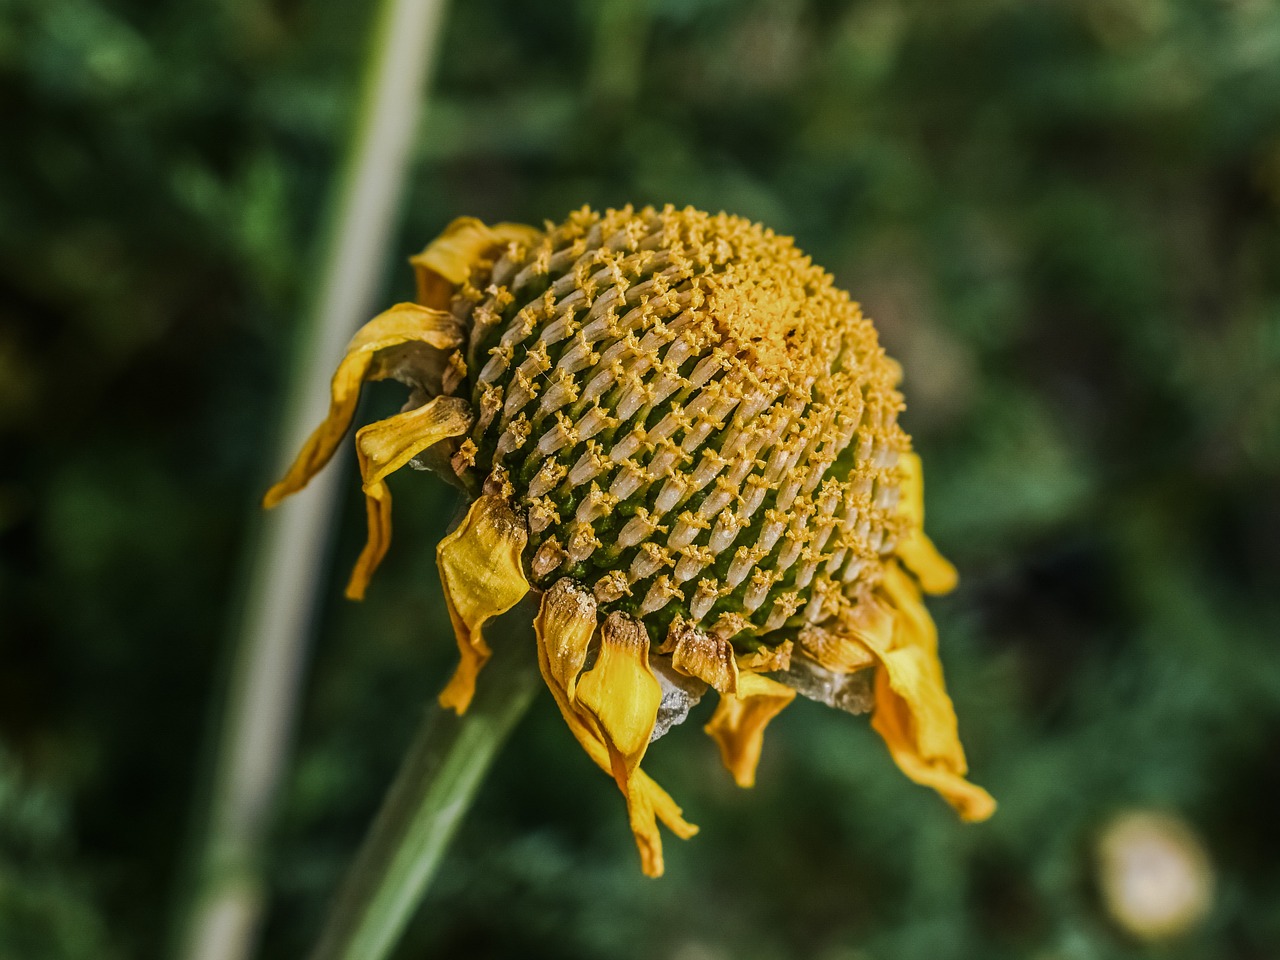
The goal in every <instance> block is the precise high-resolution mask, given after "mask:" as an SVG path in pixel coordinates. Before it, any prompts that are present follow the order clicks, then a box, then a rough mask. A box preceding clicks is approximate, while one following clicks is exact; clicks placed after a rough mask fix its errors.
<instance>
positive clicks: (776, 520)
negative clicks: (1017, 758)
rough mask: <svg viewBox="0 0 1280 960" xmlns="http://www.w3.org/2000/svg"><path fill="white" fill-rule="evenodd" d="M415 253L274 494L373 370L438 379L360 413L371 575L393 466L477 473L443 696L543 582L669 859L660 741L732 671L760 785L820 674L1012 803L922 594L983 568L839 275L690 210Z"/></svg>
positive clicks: (749, 767) (723, 714)
mask: <svg viewBox="0 0 1280 960" xmlns="http://www.w3.org/2000/svg"><path fill="white" fill-rule="evenodd" d="M412 263H413V266H414V269H415V271H416V273H417V279H418V301H417V302H416V303H404V304H400V305H398V306H396V307H393V308H392V309H390V310H388V311H387V312H385V313H383V314H382V315H380V316H378V317H377V318H375V319H374V320H373V321H371V322H370V323H369V324H367V325H366V326H365V327H364V328H363V329H361V330H360V332H359V333H357V334H356V336H355V338H354V339H353V340H352V342H351V345H350V347H349V348H348V352H347V355H346V357H345V359H344V360H343V361H342V364H341V365H340V366H339V368H338V372H337V374H336V375H335V377H334V380H333V391H332V395H333V400H332V404H331V407H330V411H329V416H328V418H327V419H326V420H325V422H324V423H323V424H322V425H321V426H320V427H319V428H318V429H317V430H316V432H315V433H314V434H313V435H312V437H311V438H310V440H309V441H308V442H307V444H306V446H305V447H304V449H303V451H302V453H301V454H300V455H299V457H298V459H297V461H296V462H295V463H294V465H293V467H292V468H291V469H290V470H289V472H288V474H287V475H286V476H285V478H284V479H283V480H281V482H280V483H279V484H277V485H276V486H275V487H273V488H272V489H271V490H270V491H269V492H268V494H267V498H266V503H267V505H268V506H271V505H274V504H275V503H277V502H278V501H279V500H280V499H282V498H283V497H284V496H287V495H288V494H291V493H293V492H295V491H297V490H299V489H301V487H302V486H303V485H305V483H306V482H307V481H308V480H309V479H310V477H311V476H313V475H314V474H315V473H316V472H317V471H318V470H320V469H321V467H323V466H324V464H325V463H326V462H327V461H328V459H329V458H330V457H331V456H332V454H333V451H334V449H335V448H336V447H337V445H338V443H339V442H340V441H341V438H342V436H343V435H344V434H345V432H346V430H347V428H348V427H349V425H350V423H351V420H352V418H353V416H354V413H355V408H356V400H357V399H358V394H359V389H360V386H361V384H362V383H363V382H364V381H367V380H377V379H383V378H388V377H390V378H394V379H396V380H399V381H401V382H403V383H405V384H406V385H407V386H408V387H409V388H410V390H411V395H410V404H409V405H408V406H407V408H406V409H405V410H404V411H403V412H401V413H399V414H397V415H396V416H393V417H390V418H388V419H386V420H382V421H379V422H377V423H373V424H369V425H367V426H365V427H362V428H361V429H360V430H359V431H357V433H356V449H357V453H358V458H359V464H360V471H361V477H362V480H363V486H364V492H365V495H366V500H367V504H368V527H369V538H368V544H367V546H366V547H365V549H364V551H363V553H362V554H361V556H360V558H359V560H358V562H357V564H356V568H355V571H354V573H353V574H352V578H351V582H350V584H349V586H348V594H349V595H350V596H352V597H356V598H358V597H361V596H363V594H364V591H365V588H366V587H367V585H368V582H369V578H370V576H371V575H372V573H373V571H374V569H375V568H376V567H377V565H378V562H379V561H380V560H381V559H382V556H383V555H384V554H385V552H386V550H387V547H388V545H389V543H390V536H391V495H390V492H389V491H388V488H387V484H386V478H387V477H388V476H389V475H390V474H391V473H392V472H394V471H396V470H398V469H399V468H400V467H402V466H404V465H406V464H407V463H409V462H410V461H415V462H417V463H418V464H420V465H424V466H427V467H429V468H431V469H433V470H435V471H437V472H438V473H441V474H443V475H445V476H446V477H447V479H449V480H450V481H451V482H453V483H454V484H456V485H458V486H461V487H462V488H463V489H465V490H467V491H469V493H470V496H471V500H472V502H471V507H470V509H469V511H468V512H467V515H466V517H465V518H464V519H463V521H462V523H461V525H460V526H459V527H458V528H457V529H456V530H454V531H453V532H452V533H450V534H449V535H448V536H447V537H445V538H444V540H442V541H441V542H440V544H439V546H438V548H437V559H438V563H439V567H440V574H441V582H442V585H443V587H444V592H445V597H446V600H447V602H448V608H449V614H450V617H451V619H452V621H453V627H454V633H455V635H456V638H457V643H458V650H459V654H460V657H461V662H460V664H459V666H458V669H457V671H456V673H455V675H454V677H453V679H452V680H451V681H450V682H449V684H448V685H447V687H446V688H445V690H444V692H443V693H442V694H441V697H440V700H441V703H442V704H444V705H445V706H446V707H450V708H452V709H455V710H457V711H458V712H459V713H462V712H463V711H465V710H466V709H467V706H468V704H469V703H470V700H471V697H472V694H473V692H474V690H475V685H476V683H477V682H483V678H482V677H481V676H480V673H481V669H482V668H483V666H484V664H485V662H486V661H487V660H488V658H489V657H490V655H491V654H490V649H489V647H488V645H487V643H486V642H485V639H484V635H483V627H484V624H485V623H486V622H487V621H488V620H489V619H491V618H492V617H494V616H497V615H498V614H501V613H503V612H505V611H507V610H508V609H510V608H511V607H513V606H514V605H515V604H516V603H518V602H519V601H520V600H521V599H522V598H523V597H524V596H525V594H527V593H528V592H529V591H531V590H532V591H535V592H536V593H537V594H539V595H540V597H541V601H540V609H539V612H538V615H537V618H536V621H535V624H534V626H535V633H536V637H537V645H538V659H539V664H540V666H541V669H542V674H543V677H544V679H545V680H546V683H547V686H548V687H549V688H550V691H551V693H552V695H553V697H554V698H555V700H556V703H557V705H558V706H559V708H560V711H561V713H562V714H563V716H564V719H565V722H566V723H567V724H568V726H569V729H570V731H571V732H572V733H573V735H574V737H575V738H576V739H577V740H578V742H579V743H580V744H581V745H582V747H583V748H584V749H585V750H586V751H587V753H588V755H589V756H590V757H591V759H592V760H593V761H594V762H595V763H596V764H597V765H598V766H600V768H601V769H602V770H604V771H605V772H606V773H608V774H609V775H610V776H612V777H613V779H614V780H615V782H616V783H617V785H618V788H619V790H621V791H622V794H623V796H624V797H625V798H626V801H627V810H628V818H629V822H630V826H631V829H632V831H633V832H634V834H635V838H636V843H637V846H638V847H639V850H640V857H641V864H642V866H643V868H644V871H645V872H646V873H648V874H650V875H652V876H657V875H659V874H661V872H662V869H663V861H662V844H661V838H660V836H659V833H658V828H657V822H658V821H661V822H662V823H664V824H665V825H666V826H667V827H668V828H669V829H670V830H672V832H674V833H675V834H676V835H677V836H680V837H688V836H691V835H692V834H693V833H694V832H695V830H696V828H695V827H693V826H692V825H690V824H689V823H687V822H686V821H685V820H684V819H683V816H682V813H681V810H680V808H679V807H678V806H677V805H676V804H675V802H674V801H673V800H672V799H671V797H669V796H668V795H667V794H666V793H665V792H664V791H663V790H662V789H661V788H660V787H659V786H658V785H657V784H656V783H654V781H653V780H651V779H650V778H649V777H648V776H647V775H646V774H645V773H644V772H643V770H642V769H641V766H640V765H641V761H642V759H643V757H644V754H645V751H646V750H647V748H648V746H649V744H650V742H651V741H652V740H654V739H656V738H657V736H660V735H661V734H662V733H664V732H665V731H666V730H667V729H668V728H669V727H670V726H672V725H673V724H674V723H678V722H679V721H680V720H682V719H683V718H684V716H685V715H686V714H687V713H688V710H689V708H690V707H691V706H692V705H693V704H694V703H696V702H697V700H698V699H699V698H700V697H701V696H702V695H703V694H704V693H707V692H709V691H714V693H715V695H716V696H717V697H718V705H717V706H716V709H715V711H714V713H713V715H712V716H711V719H710V721H709V722H708V723H707V725H706V731H707V733H708V734H710V735H711V737H712V738H713V739H714V740H715V742H716V743H717V745H718V747H719V749H720V753H721V756H722V759H723V761H724V764H725V767H726V768H727V769H728V770H729V772H730V773H731V774H732V776H733V778H734V779H735V781H736V782H737V783H738V784H740V785H742V786H751V785H752V784H753V783H754V782H755V775H756V766H757V763H758V761H759V758H760V753H761V748H762V745H763V738H764V731H765V727H766V726H767V724H768V723H769V721H770V720H771V719H772V718H773V717H774V716H776V715H777V714H778V713H779V712H780V711H781V710H782V709H783V708H785V707H786V706H787V705H788V704H789V703H790V702H791V701H792V700H793V699H794V698H795V696H796V695H797V693H798V694H801V695H803V696H806V697H810V698H812V699H816V700H820V701H822V702H824V703H826V704H828V705H831V706H834V707H837V708H840V709H844V710H848V711H850V712H855V713H856V712H865V711H868V710H869V711H870V712H871V714H872V716H871V725H872V727H873V728H874V729H875V730H876V731H877V732H878V733H879V734H880V735H881V736H882V737H883V739H884V741H885V744H886V745H887V747H888V749H889V752H890V754H891V756H892V757H893V759H894V761H895V762H896V763H897V764H898V766H899V767H900V768H901V770H902V771H903V772H904V773H905V774H906V775H907V776H908V777H910V778H911V779H912V780H914V781H916V782H917V783H921V784H924V785H926V786H929V787H932V788H934V789H935V790H937V791H938V792H939V793H940V794H941V795H942V796H943V797H944V798H945V799H946V800H947V801H948V802H949V803H951V805H952V806H953V807H955V808H956V810H957V811H958V813H959V814H960V816H961V817H962V818H963V819H965V820H969V821H977V820H983V819H985V818H987V817H989V816H990V815H991V814H992V812H993V811H994V809H995V802H994V801H993V800H992V798H991V796H990V795H989V794H988V793H987V792H986V791H985V790H983V789H982V788H980V787H977V786H975V785H973V784H971V783H970V782H969V781H968V780H967V779H966V774H967V768H966V762H965V757H964V751H963V749H962V748H961V746H960V740H959V737H958V735H957V731H956V717H955V712H954V710H953V708H952V704H951V700H950V698H949V697H948V696H947V692H946V689H945V687H944V685H943V678H942V668H941V666H940V664H939V661H938V657H937V632H936V630H935V628H934V624H933V621H932V619H931V618H930V616H929V614H928V611H927V610H926V609H925V606H924V603H923V600H922V595H923V594H924V593H942V592H945V591H947V590H950V589H951V588H952V587H953V586H954V585H955V582H956V572H955V569H954V568H953V567H952V566H951V564H949V563H948V562H947V561H946V560H945V559H943V558H942V557H941V556H940V555H939V554H938V552H937V550H936V549H935V548H934V546H933V544H932V543H931V542H930V540H929V538H928V537H927V536H926V535H925V533H924V526H923V524H924V510H923V477H922V473H921V467H920V460H919V458H918V457H917V456H916V455H915V454H914V453H913V452H912V451H911V444H910V438H909V437H908V436H907V435H906V434H905V433H904V432H903V431H902V429H901V427H899V425H898V414H899V412H900V411H901V410H902V408H903V399H902V395H901V394H900V393H899V392H898V389H897V385H898V381H899V378H900V368H899V367H898V365H897V363H895V362H894V361H893V360H891V359H890V358H889V357H887V356H886V355H885V353H884V350H883V348H882V347H881V346H880V344H879V340H878V338H877V335H876V331H875V328H874V326H873V325H872V323H871V321H870V320H869V319H868V318H866V317H865V316H864V315H863V314H862V311H861V309H860V308H859V306H858V304H856V303H855V302H853V301H852V300H851V299H850V298H849V296H848V294H846V293H845V292H844V291H842V290H840V289H839V288H837V287H836V286H835V284H834V283H833V281H832V278H831V276H830V275H829V274H828V273H826V272H825V271H824V270H822V269H821V268H819V267H817V266H815V265H814V264H813V263H812V262H811V261H810V260H809V258H808V257H806V256H805V255H804V254H803V253H801V252H800V251H799V250H798V249H797V248H796V247H795V245H794V244H793V242H792V241H791V240H790V239H789V238H785V237H779V236H777V235H775V234H774V233H773V232H772V231H769V230H766V229H764V228H763V227H761V226H759V225H758V224H753V223H750V222H749V221H746V220H743V219H741V218H738V217H732V216H728V215H725V214H719V215H714V216H713V215H709V214H706V213H702V212H700V211H697V210H692V209H683V210H678V209H675V208H673V207H666V208H664V209H661V210H658V209H653V208H646V209H643V210H634V209H632V208H630V207H627V208H624V209H622V210H610V211H606V212H605V213H603V214H600V213H596V212H594V211H592V210H589V209H586V208H584V209H582V210H578V211H576V212H574V213H572V214H570V216H569V217H568V218H567V219H566V220H564V221H563V222H562V223H559V224H546V225H545V226H544V228H543V229H535V228H532V227H525V226H519V225H515V224H499V225H497V226H494V227H488V226H485V225H484V224H482V223H480V222H479V221H477V220H472V219H461V220H457V221H455V222H454V223H453V224H451V225H450V226H449V228H448V229H447V230H446V231H445V232H444V234H443V235H442V236H440V237H439V238H438V239H436V240H435V241H433V242H432V243H431V244H430V245H429V246H428V247H427V248H426V249H425V250H424V251H423V252H422V253H421V254H419V255H417V256H415V257H413V258H412ZM500 653H501V652H500V651H499V655H500Z"/></svg>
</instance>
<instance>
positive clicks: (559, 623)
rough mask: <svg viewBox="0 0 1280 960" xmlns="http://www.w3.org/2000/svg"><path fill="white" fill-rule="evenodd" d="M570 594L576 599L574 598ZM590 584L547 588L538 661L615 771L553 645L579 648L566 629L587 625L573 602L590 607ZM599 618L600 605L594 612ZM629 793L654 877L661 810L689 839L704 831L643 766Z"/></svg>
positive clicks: (575, 730)
mask: <svg viewBox="0 0 1280 960" xmlns="http://www.w3.org/2000/svg"><path fill="white" fill-rule="evenodd" d="M557 588H558V589H559V592H560V593H561V594H562V595H564V596H562V597H561V599H554V598H552V599H549V598H551V595H552V593H553V592H554V591H556V590H557ZM565 596H567V597H569V598H573V599H574V601H575V602H574V603H572V604H570V603H569V602H567V601H566V599H565ZM589 596H590V594H588V593H587V592H586V591H585V590H583V589H582V588H581V587H577V586H576V585H574V584H573V583H572V581H569V580H560V581H558V582H557V583H556V584H555V585H554V586H553V587H552V589H551V590H548V591H547V593H545V594H543V597H542V606H541V608H540V609H539V611H538V618H537V620H535V621H534V630H535V633H536V634H537V637H538V667H539V669H540V670H541V671H542V678H543V680H545V681H546V684H547V688H548V689H549V690H550V691H551V695H552V697H554V698H555V701H556V706H558V707H559V708H560V714H561V716H563V717H564V721H565V723H566V724H567V725H568V727H569V730H570V732H571V733H572V734H573V736H574V739H576V740H577V741H578V743H579V744H580V745H581V746H582V748H583V750H585V751H586V753H587V756H588V757H590V758H591V761H592V762H593V763H594V764H595V765H596V766H598V767H599V768H600V769H601V770H603V771H605V772H606V773H609V774H612V773H613V764H612V762H611V760H610V754H609V748H608V747H607V746H606V745H605V740H604V737H603V736H602V734H601V732H600V728H599V727H598V725H597V724H595V723H594V722H592V721H590V720H589V718H587V717H586V716H584V715H583V714H582V713H581V712H579V711H578V710H577V709H575V708H574V707H573V706H572V705H571V703H570V700H569V695H568V693H567V692H566V691H565V687H564V684H563V683H562V681H561V679H560V676H559V674H560V672H561V668H553V666H552V654H551V651H552V650H555V649H564V648H566V647H567V648H576V646H577V643H578V641H577V640H576V639H565V638H564V637H562V636H561V635H560V631H568V632H570V633H577V632H578V631H580V630H581V629H582V625H583V623H584V622H585V618H582V617H575V616H574V615H573V612H572V611H573V608H574V607H575V606H576V607H578V608H579V609H580V610H581V609H585V607H586V598H587V597H589ZM592 617H593V619H594V611H593V613H592ZM623 794H624V795H625V796H626V798H627V817H628V820H629V822H630V825H631V831H632V833H633V834H634V835H635V838H636V846H637V848H638V849H639V851H640V862H641V866H642V867H643V869H644V872H645V873H646V874H647V875H648V876H651V877H658V876H661V875H662V870H663V861H662V839H661V837H660V836H659V835H658V826H657V823H656V821H655V815H656V818H657V819H658V820H661V821H662V822H663V823H664V824H666V825H667V828H668V829H670V830H671V832H672V833H674V834H675V835H676V836H678V837H680V838H681V839H688V838H689V837H691V836H693V835H694V834H695V833H697V832H698V828H697V827H695V826H694V825H693V824H691V823H689V822H687V821H686V820H685V819H684V817H683V816H682V813H683V811H681V809H680V807H679V806H678V805H677V804H676V802H675V801H674V800H672V799H671V797H670V795H668V794H667V792H666V791H665V790H663V789H662V788H661V787H660V786H658V785H657V784H656V783H655V782H654V781H653V780H652V779H651V778H650V777H649V775H648V774H646V773H645V772H644V771H643V770H639V769H637V770H635V771H634V772H633V773H632V774H631V776H630V778H629V779H628V780H627V781H626V784H625V787H624V789H623Z"/></svg>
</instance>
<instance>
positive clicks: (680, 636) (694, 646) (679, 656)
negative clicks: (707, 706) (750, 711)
mask: <svg viewBox="0 0 1280 960" xmlns="http://www.w3.org/2000/svg"><path fill="white" fill-rule="evenodd" d="M659 652H660V653H670V654H671V665H672V666H673V667H675V668H676V669H677V670H679V671H680V672H681V673H683V674H684V675H685V676H688V677H697V678H698V679H699V680H701V681H702V682H703V683H707V684H710V685H711V686H713V687H715V689H716V690H717V691H718V692H719V693H722V694H723V693H729V694H732V693H737V692H738V663H737V660H736V659H735V658H734V654H733V645H732V644H731V643H729V641H728V640H725V639H722V638H720V637H715V636H711V635H709V634H707V633H706V632H704V631H702V630H699V629H698V628H697V627H695V626H694V625H693V624H692V623H690V622H688V621H687V620H685V619H684V618H682V617H676V619H675V620H674V621H672V623H671V629H670V630H668V631H667V639H666V640H665V641H664V642H663V644H662V649H661V650H660V651H659Z"/></svg>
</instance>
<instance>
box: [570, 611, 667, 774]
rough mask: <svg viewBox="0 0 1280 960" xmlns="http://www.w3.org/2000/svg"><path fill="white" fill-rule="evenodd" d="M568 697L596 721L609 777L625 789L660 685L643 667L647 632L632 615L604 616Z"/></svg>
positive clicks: (645, 743) (650, 730)
mask: <svg viewBox="0 0 1280 960" xmlns="http://www.w3.org/2000/svg"><path fill="white" fill-rule="evenodd" d="M573 702H574V703H575V704H576V705H580V706H581V707H582V709H583V710H585V711H586V712H587V714H588V715H589V716H590V717H591V718H592V719H594V720H595V721H596V723H597V724H599V726H600V732H601V733H602V734H603V736H604V741H605V746H607V747H608V748H609V759H610V761H611V766H612V770H613V775H614V779H616V780H617V781H618V786H619V787H620V788H622V790H623V791H624V792H625V791H626V789H627V785H626V781H627V778H628V777H629V776H630V775H631V772H632V771H633V770H635V768H636V767H637V766H638V765H639V763H640V760H641V758H642V757H643V756H644V752H645V750H646V749H647V748H648V746H649V738H650V737H651V736H652V735H653V725H654V721H655V720H657V717H658V706H659V704H661V703H662V685H661V684H659V683H658V678H657V677H655V676H654V675H653V671H652V670H650V669H649V636H648V634H646V633H645V629H644V626H643V625H642V624H641V623H640V622H639V621H638V620H635V619H633V618H631V617H628V616H626V615H624V614H621V613H612V614H610V615H609V617H608V618H607V619H606V620H605V622H604V624H603V625H602V626H601V627H600V652H599V655H598V656H597V657H596V662H595V664H594V665H593V666H592V667H591V669H590V670H588V671H587V672H586V673H584V674H583V675H582V677H581V679H580V680H579V681H578V689H577V691H576V696H575V698H574V701H573Z"/></svg>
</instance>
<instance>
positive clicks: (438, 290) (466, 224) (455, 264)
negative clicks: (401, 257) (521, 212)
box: [409, 217, 540, 309]
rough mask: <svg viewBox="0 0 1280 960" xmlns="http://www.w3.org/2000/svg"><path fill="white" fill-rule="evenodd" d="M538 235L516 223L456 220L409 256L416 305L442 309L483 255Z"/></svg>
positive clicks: (532, 229)
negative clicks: (414, 278)
mask: <svg viewBox="0 0 1280 960" xmlns="http://www.w3.org/2000/svg"><path fill="white" fill-rule="evenodd" d="M539 233H540V231H539V230H537V229H535V228H534V227H526V226H524V225H523V224H519V223H499V224H497V225H495V226H492V227H490V226H487V225H486V224H484V223H482V222H481V221H479V220H477V219H476V218H475V217H459V218H458V219H456V220H454V221H453V222H452V223H451V224H449V226H447V227H445V230H444V233H442V234H440V236H438V237H436V239H434V240H432V241H431V243H429V244H428V245H427V248H426V249H425V250H423V251H422V252H421V253H419V254H417V255H415V256H413V257H410V258H409V262H410V263H411V264H413V269H414V272H415V273H416V274H417V278H418V302H419V303H422V304H425V305H426V306H428V307H436V308H439V309H445V308H447V307H448V305H449V300H450V298H451V297H452V296H453V290H454V287H456V286H457V285H458V284H460V283H462V281H464V280H466V279H467V275H468V274H470V272H471V268H472V266H473V265H474V264H475V263H476V262H477V261H479V260H481V259H483V258H484V256H485V254H487V253H490V252H492V251H493V250H495V249H497V248H498V247H502V246H505V245H506V244H508V243H524V244H527V243H530V242H532V241H533V239H534V238H535V237H537V236H538V234H539Z"/></svg>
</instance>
